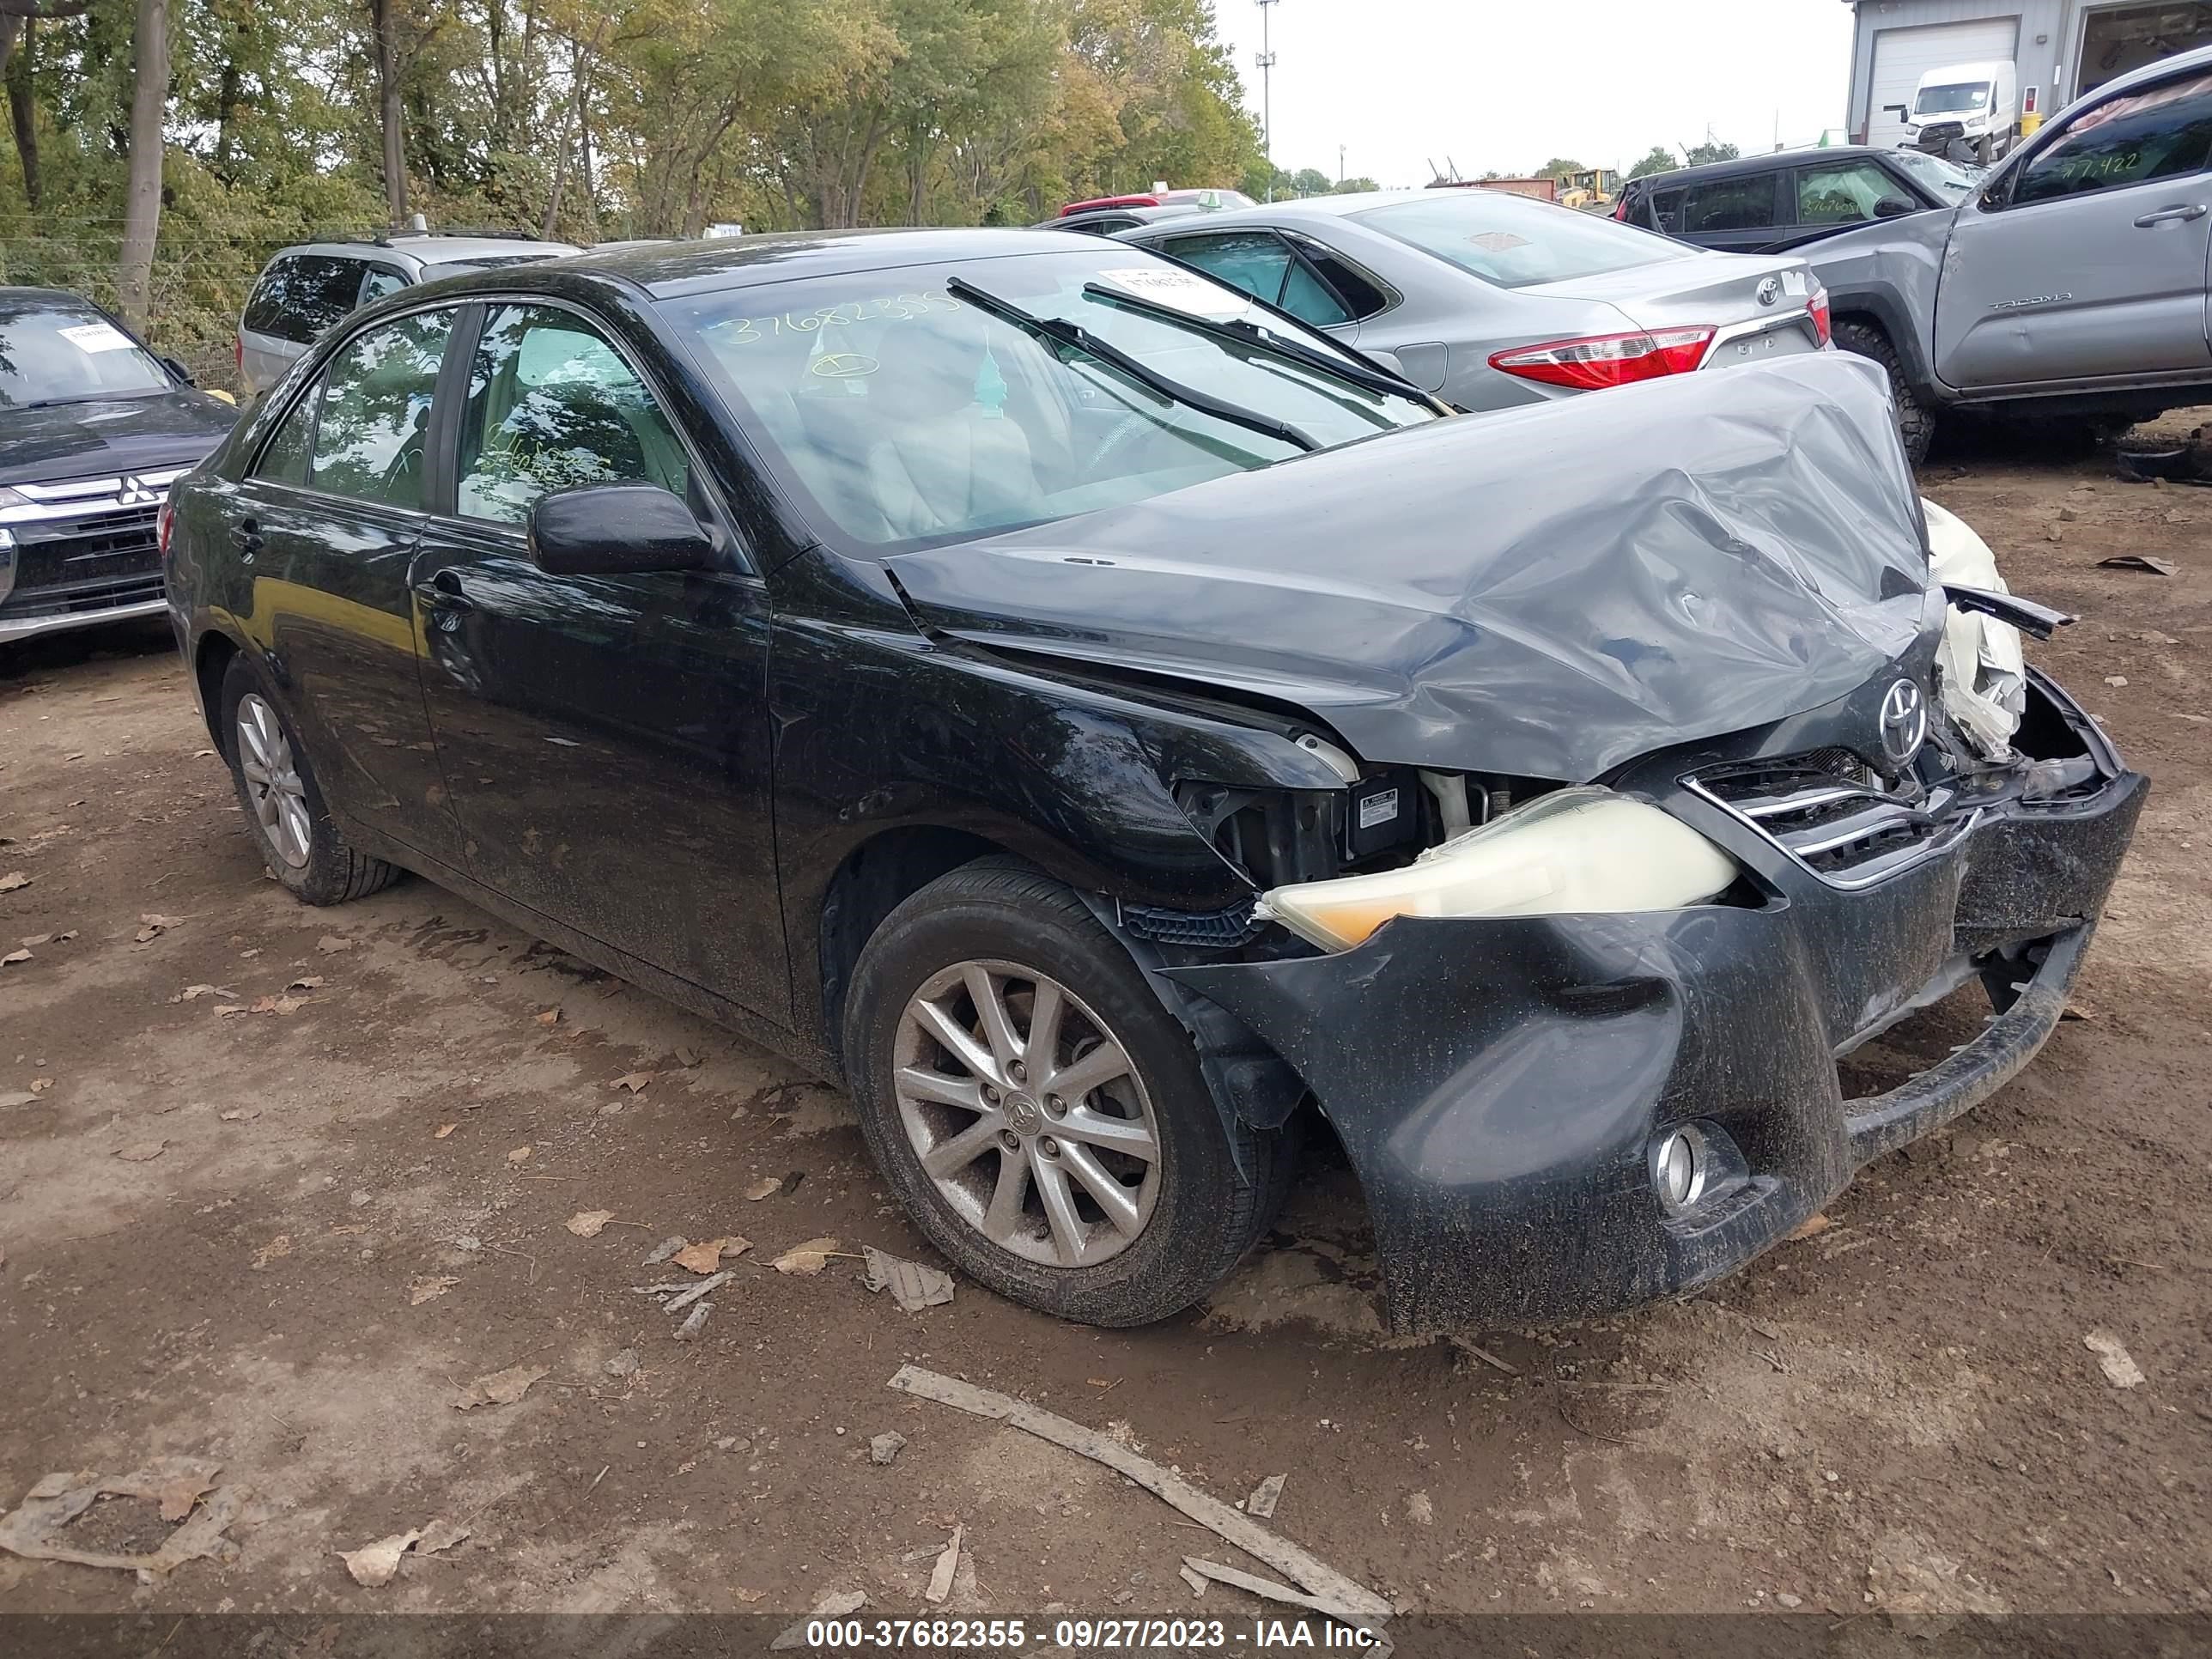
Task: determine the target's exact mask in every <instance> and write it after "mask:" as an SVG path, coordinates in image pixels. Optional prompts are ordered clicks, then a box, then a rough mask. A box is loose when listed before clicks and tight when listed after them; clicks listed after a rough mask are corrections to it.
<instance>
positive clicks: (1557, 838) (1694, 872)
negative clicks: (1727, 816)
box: [1260, 787, 1736, 951]
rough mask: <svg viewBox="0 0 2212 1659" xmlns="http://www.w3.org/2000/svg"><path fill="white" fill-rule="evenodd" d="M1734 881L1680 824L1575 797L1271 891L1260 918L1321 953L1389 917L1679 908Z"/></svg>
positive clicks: (1617, 803)
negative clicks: (1414, 851) (1413, 851)
mask: <svg viewBox="0 0 2212 1659" xmlns="http://www.w3.org/2000/svg"><path fill="white" fill-rule="evenodd" d="M1735 877H1736V866H1735V861H1734V860H1731V859H1730V858H1729V856H1728V854H1725V853H1723V852H1722V851H1721V849H1720V848H1717V847H1716V846H1714V845H1713V844H1712V842H1709V841H1707V840H1706V839H1705V837H1704V836H1701V835H1699V833H1698V832H1697V831H1696V830H1694V829H1691V828H1690V826H1689V825H1687V824H1686V823H1682V822H1681V821H1680V820H1679V819H1677V818H1673V817H1668V815H1667V814H1666V813H1664V812H1662V811H1660V810H1659V809H1658V808H1657V807H1656V806H1650V805H1646V804H1645V803H1644V802H1642V801H1638V800H1632V799H1629V798H1628V797H1627V796H1626V795H1617V794H1615V793H1613V791H1611V790H1610V789H1599V788H1595V787H1580V788H1573V789H1560V790H1556V791H1554V792H1553V793H1551V794H1548V795H1544V796H1541V797H1539V798H1538V799H1535V800H1533V801H1530V802H1529V803H1528V805H1525V806H1520V807H1516V808H1515V809H1514V810H1513V811H1510V812H1506V813H1504V814H1503V815H1502V816H1500V817H1497V818H1494V819H1492V821H1491V822H1490V823H1486V824H1484V825H1483V826H1482V827H1481V828H1480V829H1470V830H1468V831H1467V833H1465V834H1464V835H1460V836H1454V837H1453V838H1452V839H1451V840H1449V841H1447V842H1443V843H1442V844H1441V845H1440V846H1437V847H1432V848H1429V850H1428V851H1427V852H1425V853H1423V854H1421V855H1420V857H1419V858H1418V859H1416V860H1413V863H1412V864H1410V865H1407V866H1406V867H1405V868H1404V869H1402V870H1386V871H1383V872H1380V873H1378V874H1376V875H1371V876H1341V877H1339V878H1337V879H1336V880H1334V881H1309V882H1300V883H1297V884H1294V885H1291V886H1288V887H1278V888H1275V889H1274V890H1272V891H1270V892H1268V893H1266V894H1264V895H1262V896H1261V901H1260V908H1261V915H1265V916H1267V917H1268V918H1270V919H1272V920H1273V921H1279V922H1281V923H1282V924H1283V926H1284V927H1287V928H1289V929H1290V930H1291V932H1292V933H1297V935H1298V936H1299V937H1300V938H1302V939H1307V940H1309V941H1310V942H1311V943H1312V944H1314V945H1318V946H1320V947H1321V948H1322V950H1324V951H1348V950H1350V949H1352V946H1354V945H1358V944H1360V943H1362V942H1363V941H1364V940H1365V939H1367V937H1368V936H1369V935H1370V934H1371V933H1374V931H1375V930H1376V928H1378V927H1381V926H1382V925H1383V923H1384V922H1386V921H1389V920H1390V919H1391V918H1392V917H1393V916H1556V915H1577V914H1594V913H1620V912H1626V911H1635V910H1677V909H1680V908H1682V907H1683V906H1684V905H1688V904H1697V903H1700V902H1703V901H1705V900H1706V899H1709V898H1711V897H1712V896H1714V895H1715V894H1717V893H1719V892H1720V891H1722V890H1723V889H1724V888H1726V887H1727V886H1728V885H1729V883H1731V882H1733V881H1734V880H1735Z"/></svg>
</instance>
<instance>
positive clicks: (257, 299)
mask: <svg viewBox="0 0 2212 1659" xmlns="http://www.w3.org/2000/svg"><path fill="white" fill-rule="evenodd" d="M363 265H364V262H363V261H362V260H359V259H347V258H339V257H338V256H337V255H335V254H322V253H288V254H285V255H283V257H282V258H278V259H276V260H273V261H272V262H271V263H270V266H269V269H268V270H264V271H263V272H262V273H261V280H260V281H259V282H258V283H255V284H254V285H253V293H252V296H251V297H250V298H249V299H248V300H247V301H246V316H245V319H244V322H245V325H246V328H247V329H248V330H249V331H252V333H255V334H269V335H274V336H275V337H276V338H277V339H280V340H289V341H291V342H293V343H295V344H296V345H306V344H308V343H310V342H312V341H313V340H315V339H317V338H319V337H320V336H321V335H322V333H323V331H325V329H327V328H329V327H330V326H331V325H332V324H334V323H336V322H337V321H338V320H339V319H342V318H343V317H344V316H345V315H346V313H349V312H350V311H351V310H352V309H353V308H354V302H355V301H356V299H357V298H358V297H359V295H360V293H361V278H362V270H363Z"/></svg>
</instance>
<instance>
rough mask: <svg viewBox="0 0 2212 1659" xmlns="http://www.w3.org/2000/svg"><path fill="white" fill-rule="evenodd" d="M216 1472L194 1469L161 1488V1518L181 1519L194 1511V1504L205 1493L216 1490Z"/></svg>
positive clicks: (165, 1519) (168, 1519)
mask: <svg viewBox="0 0 2212 1659" xmlns="http://www.w3.org/2000/svg"><path fill="white" fill-rule="evenodd" d="M215 1476H216V1472H215V1470H213V1469H211V1468H210V1469H208V1470H206V1471H205V1472H204V1473H203V1472H201V1471H199V1470H194V1471H192V1472H191V1473H190V1474H180V1475H179V1476H178V1477H177V1478H176V1479H175V1480H172V1481H170V1482H169V1483H168V1484H167V1485H166V1486H163V1487H162V1488H161V1519H163V1520H164V1521H181V1520H183V1519H184V1518H185V1516H188V1515H190V1514H191V1512H192V1505H193V1504H197V1503H198V1502H199V1501H200V1498H201V1496H202V1495H203V1494H204V1493H206V1492H213V1491H214V1490H215Z"/></svg>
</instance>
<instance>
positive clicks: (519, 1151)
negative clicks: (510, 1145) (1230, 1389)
mask: <svg viewBox="0 0 2212 1659" xmlns="http://www.w3.org/2000/svg"><path fill="white" fill-rule="evenodd" d="M507 1162H508V1163H509V1164H513V1165H514V1166H515V1167H516V1168H517V1169H520V1168H521V1167H522V1166H523V1165H524V1164H527V1163H529V1162H530V1148H529V1147H527V1146H518V1147H516V1148H515V1149H514V1150H513V1152H509V1153H508V1154H507Z"/></svg>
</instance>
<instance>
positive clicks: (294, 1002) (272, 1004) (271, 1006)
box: [247, 997, 307, 1014]
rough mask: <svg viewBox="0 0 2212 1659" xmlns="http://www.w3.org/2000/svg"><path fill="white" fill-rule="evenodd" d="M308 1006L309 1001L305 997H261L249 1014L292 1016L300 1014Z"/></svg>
mask: <svg viewBox="0 0 2212 1659" xmlns="http://www.w3.org/2000/svg"><path fill="white" fill-rule="evenodd" d="M306 1006H307V999H306V998H305V997H260V998H257V999H256V1000H255V1001H254V1004H253V1006H252V1008H251V1009H249V1010H247V1012H249V1013H256V1014H290V1013H296V1012H299V1011H300V1010H301V1009H302V1008H304V1007H306Z"/></svg>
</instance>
